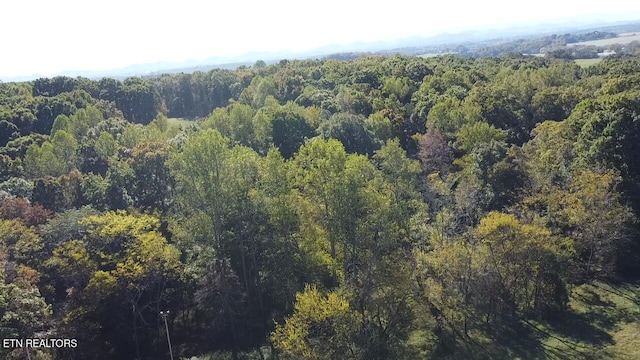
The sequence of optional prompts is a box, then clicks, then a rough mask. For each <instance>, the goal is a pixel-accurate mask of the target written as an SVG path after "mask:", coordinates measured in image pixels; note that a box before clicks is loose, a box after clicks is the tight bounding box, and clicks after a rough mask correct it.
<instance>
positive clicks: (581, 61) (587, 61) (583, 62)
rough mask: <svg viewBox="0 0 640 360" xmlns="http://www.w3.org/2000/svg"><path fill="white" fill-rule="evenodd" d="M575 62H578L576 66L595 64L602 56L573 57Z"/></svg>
mask: <svg viewBox="0 0 640 360" xmlns="http://www.w3.org/2000/svg"><path fill="white" fill-rule="evenodd" d="M574 61H575V63H576V64H578V66H580V67H583V68H584V67H589V66H591V65H595V64H597V63H599V62H600V61H602V58H596V59H575V60H574Z"/></svg>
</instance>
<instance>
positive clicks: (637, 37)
mask: <svg viewBox="0 0 640 360" xmlns="http://www.w3.org/2000/svg"><path fill="white" fill-rule="evenodd" d="M633 41H640V34H639V33H626V34H620V36H618V37H617V38H612V39H601V40H591V41H582V42H578V43H573V44H567V46H608V45H614V44H622V45H624V44H628V43H630V42H633Z"/></svg>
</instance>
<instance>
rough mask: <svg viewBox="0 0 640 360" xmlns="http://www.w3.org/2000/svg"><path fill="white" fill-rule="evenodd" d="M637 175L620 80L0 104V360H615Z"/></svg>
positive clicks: (172, 82) (487, 64)
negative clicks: (28, 344)
mask: <svg viewBox="0 0 640 360" xmlns="http://www.w3.org/2000/svg"><path fill="white" fill-rule="evenodd" d="M639 152H640V59H638V58H636V57H618V58H609V59H605V60H603V61H602V62H600V63H598V64H596V65H593V66H591V67H587V68H581V67H579V66H577V65H576V64H574V63H573V62H567V61H562V60H551V59H545V58H539V57H526V56H521V55H507V56H502V57H494V58H485V59H465V58H461V57H454V56H443V57H436V58H428V59H424V58H419V57H405V56H399V55H396V56H370V57H363V58H359V59H355V60H352V61H338V60H296V61H287V60H283V61H280V62H279V63H276V64H273V65H266V64H265V63H264V62H262V61H259V62H257V63H256V64H255V65H254V66H250V67H240V68H238V69H237V70H233V71H232V70H212V71H210V72H195V73H192V74H174V75H163V76H157V77H150V78H129V79H126V80H124V81H119V80H115V79H109V78H104V79H101V80H91V79H86V78H70V77H55V78H42V79H37V80H34V81H31V82H22V83H0V265H1V266H0V278H1V279H0V337H1V338H35V337H39V338H68V339H76V340H77V347H67V348H62V349H54V348H32V349H29V351H30V352H29V354H27V351H26V350H27V349H25V348H15V349H9V348H2V349H0V357H2V358H6V359H25V358H27V355H28V356H29V357H30V358H31V359H168V358H169V356H170V354H169V349H168V346H167V345H168V341H167V334H166V330H165V323H164V321H163V320H164V319H163V317H162V316H161V314H160V312H163V311H169V314H168V316H167V317H166V319H167V326H166V328H168V330H169V335H170V341H171V344H172V353H173V356H175V357H176V359H177V358H184V359H202V360H204V359H426V358H439V359H460V358H466V359H490V358H504V359H513V358H527V359H535V358H539V359H543V358H551V359H579V358H589V359H592V358H621V359H630V358H633V354H630V353H628V351H638V348H640V347H639V346H638V345H639V344H638V343H637V341H636V342H635V343H634V342H633V341H634V340H633V339H637V338H638V335H639V334H640V326H638V324H640V291H639V290H638V287H634V286H636V284H637V283H638V281H639V280H640V272H639V271H640V238H639V236H638V235H639V234H638V232H637V230H638V224H637V214H638V211H640V181H639V180H640V157H638V156H637V154H638V153H639ZM603 289H605V290H607V291H608V292H609V293H611V294H605V292H603ZM602 294H605V295H602ZM605 296H617V297H616V299H622V300H624V301H627V303H626V304H628V306H627V307H626V308H625V309H624V311H622V310H621V311H620V312H616V313H614V312H613V310H611V311H609V310H607V311H606V312H605V311H603V312H602V313H595V312H594V311H595V310H594V309H613V308H615V306H614V305H615V304H611V301H612V300H610V299H609V298H607V297H605ZM625 299H626V300H625ZM622 300H621V301H622ZM578 304H582V305H583V306H582V307H581V308H580V307H579V306H578ZM624 341H626V343H627V345H628V346H627V347H626V348H621V347H616V344H623V343H624ZM630 342H631V345H629V343H630ZM634 344H635V345H634ZM635 354H636V355H637V354H638V353H635Z"/></svg>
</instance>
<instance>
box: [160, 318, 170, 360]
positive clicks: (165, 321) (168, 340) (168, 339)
mask: <svg viewBox="0 0 640 360" xmlns="http://www.w3.org/2000/svg"><path fill="white" fill-rule="evenodd" d="M160 316H162V318H163V319H164V328H165V329H166V330H167V342H168V343H169V355H170V356H171V360H173V351H172V350H171V338H170V337H169V325H168V324H167V316H169V310H167V311H160Z"/></svg>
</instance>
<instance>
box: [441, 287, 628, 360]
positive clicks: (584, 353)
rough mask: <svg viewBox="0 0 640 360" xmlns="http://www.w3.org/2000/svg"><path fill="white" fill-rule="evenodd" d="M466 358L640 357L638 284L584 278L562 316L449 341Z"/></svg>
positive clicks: (563, 359)
mask: <svg viewBox="0 0 640 360" xmlns="http://www.w3.org/2000/svg"><path fill="white" fill-rule="evenodd" d="M449 349H450V350H452V353H453V354H454V356H453V357H446V356H445V357H444V358H451V359H453V358H457V356H459V355H460V354H461V353H462V354H465V357H467V358H469V359H505V360H506V359H559V360H581V359H583V360H587V359H589V360H591V359H622V360H627V359H628V360H631V359H640V284H635V285H630V284H622V285H610V284H606V283H602V282H595V283H593V284H584V285H581V286H578V287H575V288H574V289H573V290H572V291H571V295H570V301H569V311H568V313H567V314H566V315H565V316H563V317H562V318H558V319H552V320H551V321H545V322H537V321H529V320H522V321H520V322H519V323H516V324H512V325H510V326H505V327H503V328H496V327H495V326H492V327H490V328H487V329H485V330H483V331H473V332H472V333H471V334H470V337H469V338H468V339H466V340H464V339H463V341H460V339H459V341H456V342H455V343H454V344H451V346H449Z"/></svg>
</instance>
